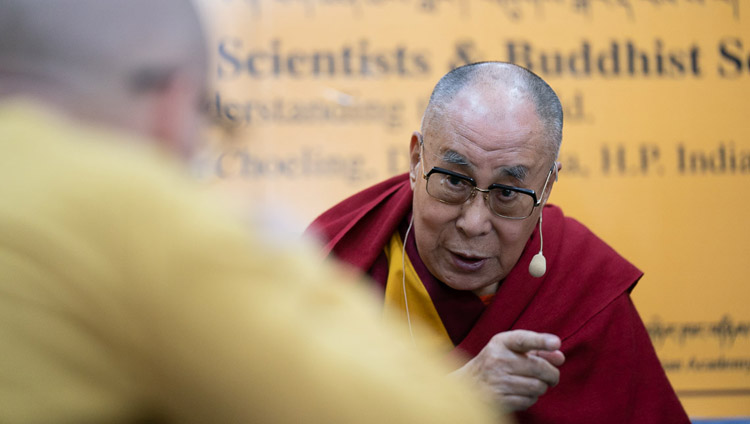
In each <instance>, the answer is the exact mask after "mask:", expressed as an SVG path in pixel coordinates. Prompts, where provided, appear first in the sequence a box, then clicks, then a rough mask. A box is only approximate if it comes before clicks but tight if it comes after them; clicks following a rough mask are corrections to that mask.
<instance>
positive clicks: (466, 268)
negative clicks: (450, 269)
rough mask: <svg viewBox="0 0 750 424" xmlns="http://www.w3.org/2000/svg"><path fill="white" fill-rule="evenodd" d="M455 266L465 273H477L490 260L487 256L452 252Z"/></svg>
mask: <svg viewBox="0 0 750 424" xmlns="http://www.w3.org/2000/svg"><path fill="white" fill-rule="evenodd" d="M450 254H451V259H452V261H453V266H455V267H456V268H458V270H459V271H463V272H477V271H479V270H480V269H481V268H482V266H484V264H485V263H487V261H488V260H489V258H487V257H485V256H479V255H473V254H470V253H457V252H450Z"/></svg>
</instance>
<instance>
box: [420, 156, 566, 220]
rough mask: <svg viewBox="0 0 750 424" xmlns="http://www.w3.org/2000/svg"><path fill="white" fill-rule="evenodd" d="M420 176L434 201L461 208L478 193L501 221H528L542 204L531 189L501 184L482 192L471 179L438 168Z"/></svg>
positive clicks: (545, 185)
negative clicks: (506, 219) (425, 182)
mask: <svg viewBox="0 0 750 424" xmlns="http://www.w3.org/2000/svg"><path fill="white" fill-rule="evenodd" d="M423 157H424V156H423ZM554 169H555V164H552V167H551V168H550V169H549V172H548V173H547V179H546V180H545V181H544V187H543V188H542V196H543V195H544V192H545V191H546V190H547V184H548V183H549V178H550V176H551V175H552V171H554ZM422 177H423V178H424V179H425V180H427V184H426V186H427V187H426V188H427V194H429V195H430V196H432V197H434V198H435V199H437V200H439V201H441V202H443V203H447V204H450V205H460V204H462V203H464V202H466V201H467V200H469V199H471V198H473V197H474V196H475V195H476V193H477V192H480V193H482V194H483V195H484V199H485V201H486V202H487V205H488V206H489V208H490V210H491V211H492V212H493V213H494V214H495V215H497V216H500V217H503V218H508V219H524V218H528V217H529V216H531V214H532V212H534V208H535V207H537V206H539V205H540V204H541V202H542V199H541V198H539V199H537V197H536V193H535V192H534V190H530V189H527V188H520V187H513V186H508V185H504V184H492V185H490V186H489V187H487V188H486V189H482V188H479V187H477V182H476V181H475V180H474V179H473V178H471V177H469V176H466V175H462V174H459V173H456V172H453V171H450V170H448V169H443V168H439V167H434V168H432V169H431V170H430V172H428V173H427V174H425V173H424V171H423V172H422Z"/></svg>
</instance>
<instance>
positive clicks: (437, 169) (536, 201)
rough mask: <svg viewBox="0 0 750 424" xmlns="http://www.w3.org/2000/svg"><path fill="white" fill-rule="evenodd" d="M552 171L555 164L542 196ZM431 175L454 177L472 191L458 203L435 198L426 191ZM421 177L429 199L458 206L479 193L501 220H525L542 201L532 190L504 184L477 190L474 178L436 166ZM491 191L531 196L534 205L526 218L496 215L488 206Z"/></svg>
mask: <svg viewBox="0 0 750 424" xmlns="http://www.w3.org/2000/svg"><path fill="white" fill-rule="evenodd" d="M554 170H555V164H554V163H553V164H552V167H550V169H549V173H547V179H546V180H545V181H544V187H543V188H542V194H544V192H545V191H546V190H547V184H548V183H549V178H550V177H551V176H552V171H554ZM433 174H443V175H450V176H451V177H455V178H458V179H460V180H462V181H466V182H467V183H469V184H471V186H472V190H471V192H470V193H469V194H468V195H467V196H466V198H465V199H464V200H463V201H460V202H448V201H445V200H443V199H440V198H439V197H435V196H434V195H432V193H430V192H429V190H427V187H428V185H429V184H428V181H429V178H430V176H431V175H433ZM422 177H423V178H424V179H425V191H427V194H429V195H430V197H432V198H434V199H436V200H438V201H439V202H442V203H445V204H448V205H460V204H462V203H465V202H466V201H467V200H469V199H472V198H473V197H474V196H476V193H477V192H480V193H482V194H483V195H484V200H485V202H486V203H487V207H488V208H489V210H490V211H492V213H494V214H495V215H497V216H499V217H502V218H507V219H517V220H520V219H526V218H528V217H530V216H531V214H532V213H534V208H536V207H537V206H539V205H540V204H541V203H542V199H538V198H537V197H536V192H535V191H534V190H531V189H528V188H521V187H514V186H509V185H505V184H491V185H490V186H489V187H487V188H479V187H477V182H476V181H475V180H474V178H471V177H469V176H468V175H463V174H459V173H457V172H453V171H451V170H448V169H445V168H440V167H437V166H435V167H433V168H432V169H430V172H428V173H426V174H425V173H424V172H422ZM493 189H502V190H510V191H513V192H516V193H521V194H523V195H527V196H531V198H532V199H533V200H534V204H533V206H532V207H531V210H529V214H528V215H526V216H505V215H500V214H499V213H497V212H496V211H495V210H494V209H492V208H491V207H490V205H489V198H488V197H489V194H490V190H493Z"/></svg>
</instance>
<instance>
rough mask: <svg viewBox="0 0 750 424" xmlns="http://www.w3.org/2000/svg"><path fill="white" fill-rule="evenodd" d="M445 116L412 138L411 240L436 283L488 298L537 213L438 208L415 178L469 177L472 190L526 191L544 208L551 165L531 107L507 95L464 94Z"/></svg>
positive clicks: (475, 203) (470, 205) (481, 202)
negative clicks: (433, 174)
mask: <svg viewBox="0 0 750 424" xmlns="http://www.w3.org/2000/svg"><path fill="white" fill-rule="evenodd" d="M449 109H450V111H449V112H446V113H444V114H442V115H441V116H440V117H439V118H437V119H433V120H432V121H433V122H428V123H426V126H425V128H426V129H425V134H424V136H423V137H422V136H420V135H419V134H418V133H415V135H414V136H413V137H412V143H411V166H412V173H413V175H414V176H416V179H413V180H412V181H413V189H414V200H413V210H414V212H413V213H414V237H415V240H416V244H417V249H418V251H419V255H420V257H421V258H422V260H423V261H424V263H425V265H426V266H427V268H428V269H429V270H430V272H431V273H432V274H433V275H434V276H435V277H437V278H438V279H439V280H440V281H442V282H444V283H445V284H447V285H448V286H450V287H452V288H454V289H457V290H472V291H473V292H475V293H477V294H480V295H481V294H488V293H493V292H494V290H495V289H496V287H497V284H498V282H499V281H500V280H502V279H503V278H505V276H507V275H508V273H509V272H510V270H511V269H512V268H513V267H514V266H515V265H516V262H517V261H518V258H519V257H520V255H521V253H522V252H523V249H524V247H525V245H526V242H527V241H528V239H529V237H530V236H531V233H532V232H533V231H534V227H535V225H537V224H538V219H539V211H540V210H541V207H537V208H535V209H534V212H533V213H532V215H531V216H530V217H528V218H526V219H522V220H511V219H507V218H502V217H499V216H497V215H495V214H494V213H493V212H492V211H491V210H490V209H489V207H488V204H487V202H486V201H485V198H484V196H482V195H481V193H477V195H476V196H474V197H472V198H470V199H469V200H467V201H466V202H464V203H463V204H458V205H453V204H446V203H442V202H440V201H439V200H437V199H435V198H434V197H432V196H430V195H429V194H427V190H426V188H425V185H426V180H425V179H424V178H423V177H422V175H423V173H428V172H429V171H430V170H431V169H432V168H433V167H440V168H445V169H448V170H450V171H454V172H457V173H460V174H463V175H466V176H469V177H472V178H473V179H474V180H475V181H476V183H477V187H479V188H487V187H488V186H489V185H491V184H493V183H498V184H504V185H510V186H514V187H521V188H528V189H532V190H534V191H535V192H536V194H537V197H538V198H542V199H543V201H546V197H547V196H548V194H549V192H550V190H551V188H552V184H553V182H554V178H555V176H556V173H553V175H552V177H551V178H550V181H549V183H548V184H547V190H546V192H545V193H542V190H543V186H544V183H545V180H546V178H547V175H548V174H549V170H550V167H551V166H552V165H553V161H554V159H553V158H552V157H551V156H550V154H549V153H548V152H547V150H546V149H545V143H546V141H545V140H544V138H543V131H542V125H541V123H540V121H539V119H538V117H537V115H536V112H535V110H534V106H533V104H531V103H530V102H527V101H524V100H523V99H522V98H520V97H514V94H513V92H512V91H511V92H510V93H508V94H505V95H501V96H500V97H498V96H497V93H495V95H494V97H492V96H487V95H486V94H482V92H481V90H470V91H469V92H468V93H466V94H461V95H460V96H459V97H457V98H456V99H455V100H454V101H453V103H452V105H451V107H450V108H449ZM434 121H439V122H434ZM420 139H422V141H423V142H424V147H423V151H424V153H423V156H421V155H420V145H419V144H420V143H419V141H420ZM556 166H557V165H556ZM542 196H544V197H542Z"/></svg>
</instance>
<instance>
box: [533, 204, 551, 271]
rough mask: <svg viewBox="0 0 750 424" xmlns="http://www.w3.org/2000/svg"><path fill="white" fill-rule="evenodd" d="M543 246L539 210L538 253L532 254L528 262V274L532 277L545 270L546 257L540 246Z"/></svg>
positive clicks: (540, 213)
mask: <svg viewBox="0 0 750 424" xmlns="http://www.w3.org/2000/svg"><path fill="white" fill-rule="evenodd" d="M543 247H544V237H542V212H541V211H540V212H539V253H537V254H536V255H534V257H533V258H531V263H530V264H529V274H531V276H532V277H537V278H538V277H541V276H542V275H544V273H545V272H547V259H545V258H544V254H542V248H543Z"/></svg>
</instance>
